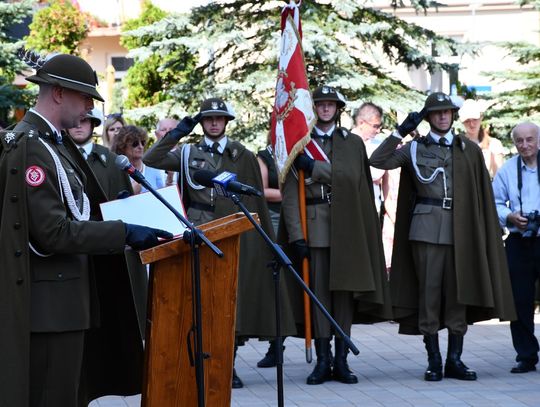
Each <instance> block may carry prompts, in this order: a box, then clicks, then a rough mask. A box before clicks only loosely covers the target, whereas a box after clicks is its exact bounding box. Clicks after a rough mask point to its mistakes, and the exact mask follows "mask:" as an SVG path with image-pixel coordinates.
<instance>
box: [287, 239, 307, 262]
mask: <svg viewBox="0 0 540 407" xmlns="http://www.w3.org/2000/svg"><path fill="white" fill-rule="evenodd" d="M291 247H292V249H293V252H294V257H295V260H296V262H297V263H302V260H304V259H309V247H308V245H307V243H306V241H305V240H304V239H300V240H295V241H294V242H292V243H291Z"/></svg>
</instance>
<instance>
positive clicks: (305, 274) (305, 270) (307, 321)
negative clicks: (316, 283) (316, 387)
mask: <svg viewBox="0 0 540 407" xmlns="http://www.w3.org/2000/svg"><path fill="white" fill-rule="evenodd" d="M304 179H305V176H304V170H298V203H299V205H298V210H299V211H300V223H301V225H302V234H303V235H304V240H305V241H306V242H307V241H308V238H307V216H306V189H305V184H304ZM302 279H303V280H304V283H306V285H307V286H308V287H309V260H308V259H307V258H304V259H303V260H302ZM304 336H305V338H306V339H305V347H306V362H307V363H311V361H312V360H313V350H312V347H311V301H310V299H309V295H308V293H307V292H305V291H304Z"/></svg>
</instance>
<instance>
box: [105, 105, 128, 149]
mask: <svg viewBox="0 0 540 407" xmlns="http://www.w3.org/2000/svg"><path fill="white" fill-rule="evenodd" d="M125 125H126V121H125V120H124V118H123V117H122V114H121V113H113V114H110V115H108V116H107V120H105V124H103V145H104V146H105V147H107V148H109V149H110V148H111V145H112V144H113V140H114V137H115V136H116V135H117V134H118V132H119V131H120V129H121V128H122V127H124V126H125Z"/></svg>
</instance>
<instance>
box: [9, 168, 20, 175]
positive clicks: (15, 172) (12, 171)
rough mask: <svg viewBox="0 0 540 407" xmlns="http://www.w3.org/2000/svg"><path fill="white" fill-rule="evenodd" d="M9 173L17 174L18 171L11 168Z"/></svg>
mask: <svg viewBox="0 0 540 407" xmlns="http://www.w3.org/2000/svg"><path fill="white" fill-rule="evenodd" d="M10 172H11V173H12V174H17V173H18V172H19V171H18V170H17V168H12V169H11V170H10Z"/></svg>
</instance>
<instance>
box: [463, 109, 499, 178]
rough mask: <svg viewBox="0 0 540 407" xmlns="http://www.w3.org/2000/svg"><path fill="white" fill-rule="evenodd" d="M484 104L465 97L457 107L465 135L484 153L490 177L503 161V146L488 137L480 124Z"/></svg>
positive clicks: (496, 140)
mask: <svg viewBox="0 0 540 407" xmlns="http://www.w3.org/2000/svg"><path fill="white" fill-rule="evenodd" d="M485 111H486V105H485V104H484V103H483V102H481V101H478V100H474V99H467V100H466V101H465V102H464V103H463V106H462V107H461V109H459V119H460V120H461V122H462V123H463V127H464V128H465V135H466V136H467V137H468V138H469V139H471V140H472V141H475V142H476V143H477V144H478V145H479V146H480V148H481V149H482V153H483V154H484V161H485V163H486V167H487V169H488V171H489V175H490V177H491V178H493V177H494V176H495V173H496V172H497V170H498V169H499V168H500V167H501V166H502V165H503V163H504V147H503V145H502V143H501V142H500V141H499V140H498V139H496V138H493V137H490V136H489V134H488V131H487V129H485V128H484V127H483V126H482V118H483V114H484V112H485Z"/></svg>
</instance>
